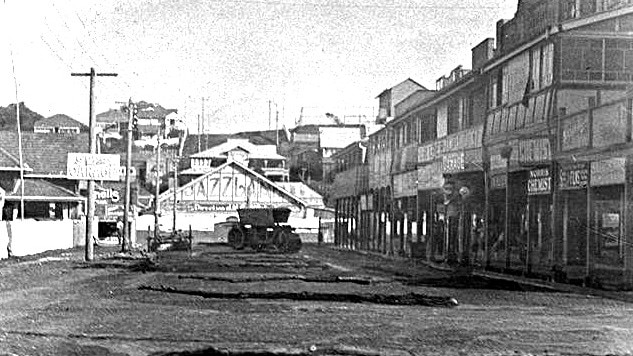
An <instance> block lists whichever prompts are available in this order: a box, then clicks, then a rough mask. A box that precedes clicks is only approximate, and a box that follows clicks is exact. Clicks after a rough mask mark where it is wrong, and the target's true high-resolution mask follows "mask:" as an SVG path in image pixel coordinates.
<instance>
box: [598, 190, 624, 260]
mask: <svg viewBox="0 0 633 356" xmlns="http://www.w3.org/2000/svg"><path fill="white" fill-rule="evenodd" d="M592 193H593V195H592V197H593V198H594V200H593V219H592V222H591V224H592V229H591V253H592V255H591V258H592V260H593V261H592V262H593V265H594V267H595V268H601V269H603V268H609V267H617V268H622V267H623V262H624V216H623V212H624V185H613V186H607V187H597V188H594V189H593V190H592Z"/></svg>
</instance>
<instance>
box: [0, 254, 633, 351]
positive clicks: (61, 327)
mask: <svg viewBox="0 0 633 356" xmlns="http://www.w3.org/2000/svg"><path fill="white" fill-rule="evenodd" d="M97 255H98V259H97V260H96V261H95V262H93V263H84V262H82V260H81V256H82V254H81V251H78V250H77V251H71V252H66V253H54V254H49V255H47V256H38V257H36V258H33V259H29V260H22V261H3V262H2V264H0V303H1V304H2V314H1V317H0V345H1V347H0V354H6V355H13V354H16V355H148V354H152V355H154V354H155V355H163V354H168V353H169V352H173V354H179V353H180V354H186V353H184V352H185V351H190V352H192V351H196V350H207V353H206V354H214V353H212V351H213V350H228V351H229V352H230V353H233V354H247V353H248V352H252V353H255V354H257V353H260V354H264V353H263V352H269V353H268V354H271V352H275V353H277V354H281V355H283V354H356V355H358V354H368V355H378V354H394V355H427V354H442V355H445V354H453V355H472V354H595V355H606V354H630V353H633V317H631V315H633V305H631V304H628V303H624V302H619V301H614V300H609V299H603V298H596V297H588V296H582V295H573V294H563V293H552V292H546V291H537V290H528V289H527V288H526V287H523V286H520V285H517V284H512V283H503V284H499V283H493V282H491V281H487V280H483V279H481V278H473V277H465V276H454V275H451V274H449V273H448V272H441V271H437V270H430V269H429V268H428V267H424V266H420V265H418V266H415V265H413V264H411V262H405V261H392V260H388V259H384V258H380V257H372V256H366V255H361V254H357V253H353V252H342V251H337V250H332V249H330V248H327V247H316V246H304V248H303V249H302V250H301V251H300V252H299V253H297V254H294V255H280V254H265V253H253V252H251V251H248V250H245V251H242V252H236V251H232V250H230V249H229V248H227V247H226V246H217V245H215V246H196V247H195V248H194V250H193V251H192V252H191V253H189V252H185V251H172V252H161V253H159V254H158V255H157V256H156V257H155V258H154V259H152V261H148V260H146V259H140V258H134V259H131V258H121V257H120V256H116V255H115V254H113V253H112V251H108V250H98V251H97ZM451 298H454V299H455V300H457V301H458V303H459V305H458V306H454V305H453V304H452V300H451ZM189 354H191V353H189ZM198 354H204V353H198Z"/></svg>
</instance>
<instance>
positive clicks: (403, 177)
mask: <svg viewBox="0 0 633 356" xmlns="http://www.w3.org/2000/svg"><path fill="white" fill-rule="evenodd" d="M416 181H417V172H416V171H413V172H407V173H403V174H397V175H394V176H393V196H394V197H395V198H401V197H409V196H413V195H416V194H417V184H416V183H417V182H416Z"/></svg>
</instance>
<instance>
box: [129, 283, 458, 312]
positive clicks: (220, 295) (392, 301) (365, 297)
mask: <svg viewBox="0 0 633 356" xmlns="http://www.w3.org/2000/svg"><path fill="white" fill-rule="evenodd" d="M138 289H139V290H149V291H156V292H165V293H175V294H185V295H196V296H201V297H204V298H214V299H269V300H270V299H286V300H298V301H327V302H349V303H373V304H387V305H422V306H429V307H447V308H452V307H456V306H457V305H458V302H457V300H455V298H452V297H448V296H430V295H424V294H419V293H408V294H401V295H395V294H351V293H320V292H234V293H230V292H211V291H204V290H192V289H179V288H174V287H169V286H164V285H161V286H158V287H153V286H147V285H142V286H139V287H138Z"/></svg>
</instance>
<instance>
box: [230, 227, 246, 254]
mask: <svg viewBox="0 0 633 356" xmlns="http://www.w3.org/2000/svg"><path fill="white" fill-rule="evenodd" d="M228 240H229V245H231V246H232V247H233V248H234V249H236V250H241V249H243V248H244V244H245V243H246V236H245V235H244V231H242V229H239V228H235V227H234V228H232V229H231V230H229V235H228Z"/></svg>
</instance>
